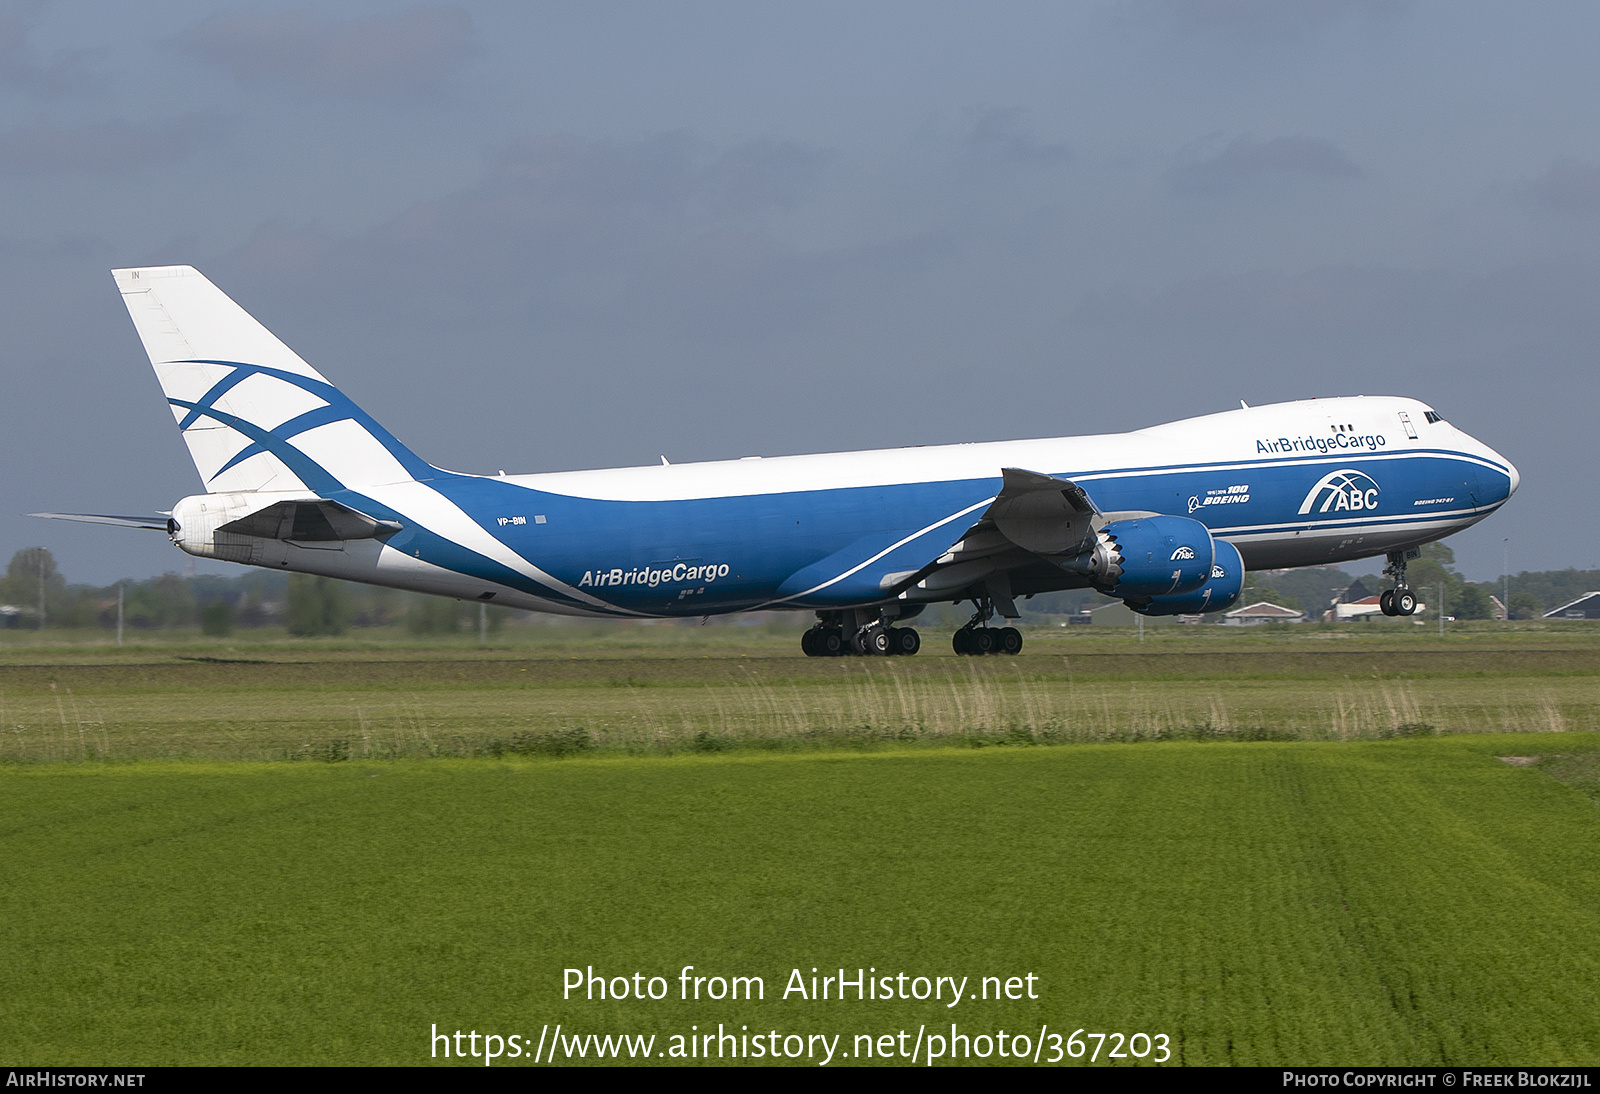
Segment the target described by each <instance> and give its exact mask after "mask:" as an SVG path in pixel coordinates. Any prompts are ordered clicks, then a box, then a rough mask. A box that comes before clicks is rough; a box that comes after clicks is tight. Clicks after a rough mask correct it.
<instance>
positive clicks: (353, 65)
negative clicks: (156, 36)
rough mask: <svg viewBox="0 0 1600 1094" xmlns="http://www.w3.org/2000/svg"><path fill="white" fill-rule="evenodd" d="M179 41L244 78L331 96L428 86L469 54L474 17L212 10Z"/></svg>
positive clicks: (438, 12) (451, 12) (441, 11)
mask: <svg viewBox="0 0 1600 1094" xmlns="http://www.w3.org/2000/svg"><path fill="white" fill-rule="evenodd" d="M181 44H182V46H183V47H184V48H186V49H187V50H188V51H189V52H191V53H193V54H194V55H195V56H197V57H201V58H203V59H205V60H208V61H211V62H213V63H215V64H218V65H221V66H222V67H224V68H226V69H228V70H230V71H231V72H233V74H234V75H235V76H237V77H239V78H240V79H242V80H247V81H259V82H269V81H280V82H284V83H291V84H297V85H300V86H302V87H307V88H310V89H312V90H315V91H319V92H323V93H327V94H334V95H415V94H420V93H425V92H429V91H433V90H436V89H437V88H439V87H440V86H441V85H442V84H443V83H444V82H445V81H446V80H447V79H448V78H449V77H450V76H451V75H453V74H454V73H455V72H456V71H457V70H458V69H459V68H460V67H461V65H462V64H463V63H465V62H466V60H467V59H468V58H469V57H471V56H472V53H473V42H472V20H471V18H470V16H468V14H467V13H466V12H464V11H462V10H461V9H459V8H422V7H419V8H411V9H410V10H407V11H403V12H399V13H397V14H394V15H378V16H373V17H372V18H369V19H336V18H328V17H324V16H321V15H318V14H314V13H312V12H310V11H305V10H293V11H274V12H244V13H240V14H236V15H217V16H213V17H212V18H210V19H208V20H206V21H205V22H204V23H201V24H200V25H199V26H198V27H196V28H195V29H194V30H192V31H191V32H190V33H189V34H187V35H186V36H185V37H184V38H183V39H182V42H181Z"/></svg>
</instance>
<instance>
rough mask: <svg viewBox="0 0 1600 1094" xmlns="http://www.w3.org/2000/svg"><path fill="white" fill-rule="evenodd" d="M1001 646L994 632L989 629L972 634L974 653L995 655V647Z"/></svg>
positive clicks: (984, 628) (980, 629)
mask: <svg viewBox="0 0 1600 1094" xmlns="http://www.w3.org/2000/svg"><path fill="white" fill-rule="evenodd" d="M999 644H1000V643H999V640H998V639H996V638H995V633H994V631H991V630H990V629H989V628H988V627H981V628H979V629H978V630H975V631H973V632H972V652H973V653H993V652H994V651H995V647H997V646H998V645H999Z"/></svg>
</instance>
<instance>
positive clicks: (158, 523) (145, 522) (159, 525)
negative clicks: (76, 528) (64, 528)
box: [28, 513, 168, 532]
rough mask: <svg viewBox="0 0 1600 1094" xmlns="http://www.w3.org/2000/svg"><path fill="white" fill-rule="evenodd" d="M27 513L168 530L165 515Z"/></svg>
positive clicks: (151, 529) (118, 525) (81, 521)
mask: <svg viewBox="0 0 1600 1094" xmlns="http://www.w3.org/2000/svg"><path fill="white" fill-rule="evenodd" d="M28 515H29V516H30V517H44V518H46V519H48V520H75V521H79V522H80V523H83V524H110V525H113V526H115V527H117V528H148V529H149V530H150V531H152V532H165V531H167V530H168V525H167V520H168V518H167V517H165V516H155V517H111V516H106V515H105V514H103V513H29V514H28Z"/></svg>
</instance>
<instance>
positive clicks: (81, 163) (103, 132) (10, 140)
mask: <svg viewBox="0 0 1600 1094" xmlns="http://www.w3.org/2000/svg"><path fill="white" fill-rule="evenodd" d="M226 128H227V125H226V123H225V122H224V121H223V120H222V119H220V118H218V117H216V116H214V115H210V114H186V115H184V116H183V117H179V118H172V119H168V120H166V121H154V122H130V121H126V120H120V119H119V120H116V121H109V122H96V123H91V124H88V125H66V126H63V125H46V124H43V123H41V124H38V125H28V126H21V127H19V128H17V129H13V130H11V131H10V132H9V133H6V134H4V135H3V136H0V170H4V171H6V172H7V173H8V174H13V175H32V174H62V173H66V172H82V173H85V174H108V173H110V172H112V171H120V170H127V169H130V168H137V167H145V166H149V165H151V164H157V163H168V162H172V161H174V160H179V159H182V158H183V157H185V156H187V155H189V154H190V153H192V152H194V151H196V150H197V149H199V148H202V147H204V146H206V145H209V144H212V143H214V142H216V141H217V140H219V139H220V138H221V137H222V135H223V133H224V132H225V130H226Z"/></svg>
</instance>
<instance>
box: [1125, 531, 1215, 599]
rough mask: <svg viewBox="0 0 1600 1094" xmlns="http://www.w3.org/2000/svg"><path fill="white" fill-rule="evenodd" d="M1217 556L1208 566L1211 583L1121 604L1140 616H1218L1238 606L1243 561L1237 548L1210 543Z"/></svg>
mask: <svg viewBox="0 0 1600 1094" xmlns="http://www.w3.org/2000/svg"><path fill="white" fill-rule="evenodd" d="M1212 542H1213V543H1215V544H1216V550H1217V556H1216V558H1215V559H1214V560H1213V561H1212V563H1211V580H1210V581H1208V582H1206V583H1205V584H1204V585H1202V586H1200V587H1199V588H1198V589H1196V590H1194V591H1193V592H1188V593H1179V594H1178V595H1176V596H1157V597H1152V598H1151V599H1150V601H1149V602H1148V603H1145V604H1142V605H1141V604H1138V603H1135V602H1133V601H1124V603H1126V604H1127V605H1128V607H1130V608H1132V609H1133V610H1134V611H1136V612H1138V613H1139V614H1141V615H1199V614H1200V613H1201V612H1220V611H1226V610H1227V609H1229V608H1231V607H1233V606H1234V604H1236V603H1238V600H1239V594H1240V593H1242V592H1243V591H1244V559H1242V558H1240V557H1239V548H1237V547H1235V546H1234V545H1233V544H1231V543H1229V542H1228V541H1227V540H1225V539H1218V540H1213V541H1212Z"/></svg>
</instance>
